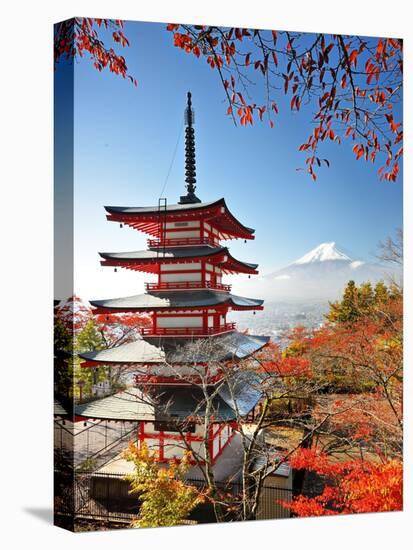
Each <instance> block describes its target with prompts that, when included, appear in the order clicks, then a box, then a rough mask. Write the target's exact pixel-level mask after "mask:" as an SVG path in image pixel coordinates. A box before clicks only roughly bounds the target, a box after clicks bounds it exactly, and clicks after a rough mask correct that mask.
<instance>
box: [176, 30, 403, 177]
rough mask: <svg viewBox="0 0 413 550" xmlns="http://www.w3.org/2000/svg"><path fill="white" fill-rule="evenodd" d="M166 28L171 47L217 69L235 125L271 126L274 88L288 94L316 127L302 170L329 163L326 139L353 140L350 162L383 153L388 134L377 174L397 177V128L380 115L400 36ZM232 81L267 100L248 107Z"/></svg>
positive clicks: (387, 109) (386, 109)
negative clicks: (323, 151) (386, 157)
mask: <svg viewBox="0 0 413 550" xmlns="http://www.w3.org/2000/svg"><path fill="white" fill-rule="evenodd" d="M167 29H168V31H171V32H173V33H174V44H175V45H176V46H177V47H179V48H181V49H182V50H183V51H186V52H188V53H190V52H192V53H193V54H194V55H195V56H196V57H197V58H202V57H204V58H205V61H206V62H207V64H208V65H209V67H210V68H212V69H217V70H218V71H219V72H220V76H221V82H222V84H223V86H224V89H225V92H226V95H227V99H228V100H229V106H230V107H231V108H228V111H227V113H228V114H229V115H232V114H233V111H234V115H236V116H238V117H239V119H240V124H241V126H248V125H249V124H253V118H254V115H256V116H257V118H259V120H264V118H266V117H264V114H266V115H267V117H268V124H269V125H270V127H273V126H274V123H273V121H272V120H271V118H270V116H269V115H270V114H272V112H273V111H274V112H275V113H277V112H278V109H277V108H276V107H274V100H275V99H277V94H280V92H281V94H280V95H285V96H288V99H286V104H287V105H288V106H289V107H290V109H291V110H292V111H294V112H295V111H300V114H301V113H302V112H304V113H305V114H306V115H308V117H309V121H310V123H311V124H312V126H314V127H315V128H318V129H317V130H314V132H313V128H312V129H311V132H312V133H311V136H310V138H309V139H308V141H307V142H306V143H303V144H302V145H300V147H299V150H300V151H307V152H308V153H310V156H309V157H308V158H307V163H306V164H307V166H306V168H307V171H308V173H309V174H310V176H311V178H312V179H313V180H316V175H315V173H314V170H315V169H316V167H317V166H318V165H323V164H324V165H326V166H327V163H326V162H324V160H322V159H321V158H320V156H321V155H319V154H318V153H317V148H318V147H319V146H321V145H322V144H323V143H325V142H326V141H333V142H334V143H337V144H340V143H341V138H342V136H345V137H350V138H352V139H353V140H355V139H356V137H359V141H360V143H358V144H357V146H356V147H357V148H356V149H355V150H354V154H355V156H356V159H360V158H361V157H364V158H365V159H366V160H368V161H369V162H374V161H375V160H376V156H377V158H379V156H380V153H381V152H385V145H384V142H385V141H386V140H387V141H388V135H385V134H386V132H388V134H389V135H390V136H391V144H390V149H391V150H392V158H391V160H390V164H388V163H387V168H386V170H385V171H384V172H383V177H385V176H384V173H387V172H388V173H389V175H388V176H386V178H390V181H392V180H393V179H394V178H395V177H397V174H398V173H399V167H398V166H394V162H395V161H397V159H395V153H394V151H393V149H396V148H395V145H398V144H399V145H398V147H397V149H398V150H400V151H402V148H401V145H402V143H401V142H402V139H403V132H402V125H401V123H399V122H397V121H393V120H392V121H389V122H388V127H387V126H386V120H385V119H384V115H385V114H388V115H389V114H391V109H392V107H393V105H394V104H395V103H396V102H397V101H398V100H399V99H400V97H399V96H401V87H402V81H401V66H402V60H401V51H402V41H401V40H398V39H387V38H386V39H385V38H377V39H374V38H362V37H351V36H350V37H345V38H344V37H340V36H338V35H332V36H325V35H322V34H320V35H314V39H311V38H309V41H307V42H306V41H303V40H302V39H301V38H300V36H299V35H298V34H296V33H285V32H277V31H261V30H256V29H244V28H238V27H234V28H229V29H225V30H223V29H221V28H219V27H214V26H199V25H198V26H189V25H177V24H172V23H171V24H169V25H168V26H167ZM252 67H254V71H252ZM248 71H249V73H248ZM254 78H255V81H254ZM260 78H261V80H260ZM235 80H236V82H235ZM258 84H261V88H260V87H259V86H258ZM256 85H257V86H256ZM238 86H240V87H241V86H242V88H241V89H242V93H243V96H244V97H245V98H246V99H247V97H250V96H249V95H248V96H247V94H249V93H250V92H251V96H253V95H254V94H257V95H259V94H261V96H260V99H261V101H257V100H256V99H255V98H254V99H255V101H257V103H258V104H262V103H265V104H266V110H265V111H264V110H262V108H261V107H258V106H257V105H256V104H255V103H254V99H251V100H249V101H248V103H249V106H248V108H247V105H246V103H245V101H244V102H243V101H242V99H241V98H240V97H239V96H238ZM244 89H245V90H246V92H244ZM262 94H263V95H262ZM277 101H278V100H277ZM372 103H373V104H375V105H372ZM304 105H306V106H308V107H309V108H308V109H307V108H306V109H304ZM233 118H234V117H233ZM378 128H380V132H379V131H378ZM382 129H384V132H382ZM374 134H376V135H374ZM352 145H353V144H352ZM400 154H401V153H400Z"/></svg>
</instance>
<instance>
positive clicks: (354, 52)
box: [348, 50, 359, 67]
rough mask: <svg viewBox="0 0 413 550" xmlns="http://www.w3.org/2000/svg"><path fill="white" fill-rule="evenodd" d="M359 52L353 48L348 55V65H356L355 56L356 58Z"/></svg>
mask: <svg viewBox="0 0 413 550" xmlns="http://www.w3.org/2000/svg"><path fill="white" fill-rule="evenodd" d="M358 55H359V52H358V50H353V51H352V52H351V54H350V55H349V56H348V61H349V63H350V65H354V67H357V58H358Z"/></svg>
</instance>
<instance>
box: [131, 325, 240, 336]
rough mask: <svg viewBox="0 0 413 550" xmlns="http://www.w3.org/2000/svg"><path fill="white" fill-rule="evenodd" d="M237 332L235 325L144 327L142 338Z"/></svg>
mask: <svg viewBox="0 0 413 550" xmlns="http://www.w3.org/2000/svg"><path fill="white" fill-rule="evenodd" d="M233 330H235V323H225V325H221V326H220V327H208V328H206V329H205V328H203V327H157V328H156V329H153V328H152V327H150V328H148V327H142V328H141V329H140V333H141V335H142V336H213V335H215V334H222V333H224V332H231V331H233Z"/></svg>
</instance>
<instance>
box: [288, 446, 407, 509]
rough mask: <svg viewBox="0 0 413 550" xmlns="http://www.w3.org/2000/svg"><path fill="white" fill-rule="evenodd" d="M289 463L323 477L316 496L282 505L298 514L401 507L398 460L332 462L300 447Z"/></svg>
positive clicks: (401, 492) (319, 454)
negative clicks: (321, 485) (325, 481)
mask: <svg viewBox="0 0 413 550" xmlns="http://www.w3.org/2000/svg"><path fill="white" fill-rule="evenodd" d="M290 464H291V466H292V467H293V468H297V469H305V470H310V471H314V472H316V473H317V474H318V475H321V476H323V477H324V478H326V479H327V485H326V486H325V487H324V490H323V492H322V493H321V494H320V495H319V496H316V497H313V498H309V497H304V496H302V495H301V496H299V497H296V498H294V500H293V501H292V503H291V504H286V505H285V506H286V507H289V508H290V509H291V510H292V511H293V512H294V513H295V514H296V515H298V516H300V517H304V516H309V515H316V516H320V515H335V514H352V513H353V514H354V513H366V512H384V511H395V510H401V509H402V507H403V465H402V463H401V462H400V461H398V460H388V461H386V462H383V463H378V464H375V463H372V462H367V461H362V460H348V461H346V462H343V463H334V462H332V461H330V459H329V458H328V457H327V456H326V455H325V454H323V453H317V452H316V451H315V450H314V449H300V450H299V451H298V452H297V453H296V455H295V456H293V458H292V459H291V461H290Z"/></svg>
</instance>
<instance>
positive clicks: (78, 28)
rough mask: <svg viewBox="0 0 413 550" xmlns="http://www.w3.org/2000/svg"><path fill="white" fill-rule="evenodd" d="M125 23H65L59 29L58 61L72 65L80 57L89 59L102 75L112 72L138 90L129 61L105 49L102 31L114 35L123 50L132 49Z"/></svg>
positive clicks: (81, 20) (76, 20)
mask: <svg viewBox="0 0 413 550" xmlns="http://www.w3.org/2000/svg"><path fill="white" fill-rule="evenodd" d="M123 28H124V22H123V21H122V20H121V19H96V18H94V19H92V18H91V17H75V18H74V19H69V20H67V21H62V22H61V23H58V24H57V25H56V26H55V37H54V60H55V64H58V63H59V62H61V61H62V60H66V61H69V62H71V61H72V60H73V59H74V58H76V57H77V56H79V57H84V56H86V55H88V56H89V58H90V60H91V62H92V63H93V66H94V67H95V68H96V69H97V70H98V71H99V72H100V71H103V70H104V69H108V70H109V71H110V72H112V73H114V74H115V75H120V76H122V77H123V78H127V79H129V80H130V81H131V82H132V84H134V85H135V86H137V84H138V83H137V81H136V79H135V78H134V77H133V76H132V75H130V74H129V72H128V67H127V65H126V60H125V58H124V57H123V56H122V55H120V54H119V53H117V52H116V51H115V50H114V48H113V47H108V46H107V45H105V43H104V41H103V39H102V37H101V36H100V34H99V33H100V31H101V30H105V31H107V32H110V33H111V39H112V41H113V43H114V45H118V46H120V47H122V48H124V47H127V46H129V40H128V38H127V37H126V36H125V34H124V32H123Z"/></svg>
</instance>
